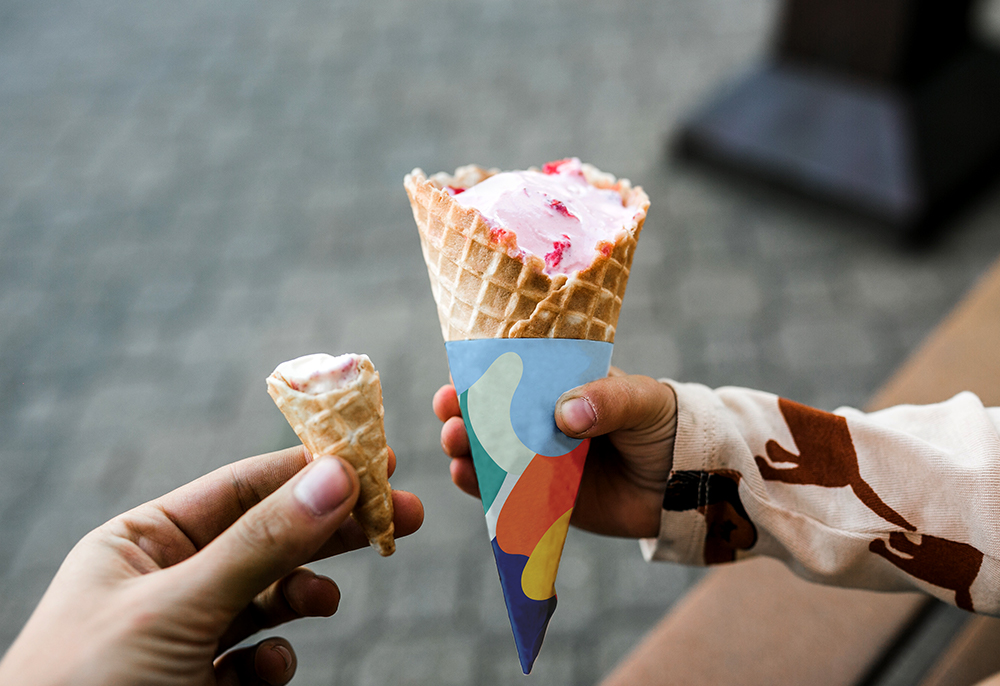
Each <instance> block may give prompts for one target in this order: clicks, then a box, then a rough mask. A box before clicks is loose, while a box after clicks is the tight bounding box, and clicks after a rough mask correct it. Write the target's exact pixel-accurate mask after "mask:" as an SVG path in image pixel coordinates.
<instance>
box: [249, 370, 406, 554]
mask: <svg viewBox="0 0 1000 686" xmlns="http://www.w3.org/2000/svg"><path fill="white" fill-rule="evenodd" d="M356 357H357V376H356V377H355V378H353V379H352V380H351V381H350V382H349V383H347V384H345V385H344V386H343V387H340V388H335V389H332V390H328V391H326V392H323V393H307V392H303V391H302V390H299V389H297V388H295V386H296V385H297V384H295V383H294V382H292V383H289V379H286V378H285V377H284V376H283V375H282V373H281V372H280V370H281V366H279V367H278V369H276V370H275V371H274V373H272V374H271V375H270V376H269V377H268V378H267V392H268V393H269V394H270V395H271V397H272V398H273V399H274V402H275V404H276V405H277V406H278V409H280V410H281V413H282V414H283V415H285V418H286V419H287V420H288V423H289V424H290V425H291V427H292V429H293V430H294V431H295V434H296V435H297V436H298V437H299V439H300V440H301V441H302V444H303V445H304V446H305V447H306V448H307V449H308V450H309V452H310V453H312V455H313V456H314V457H320V456H322V455H336V456H338V457H342V458H343V459H345V460H347V461H348V462H349V463H350V464H351V466H353V467H354V470H355V471H356V472H357V474H358V480H359V482H360V486H361V492H360V494H359V496H358V502H357V505H356V506H355V508H354V511H353V513H352V514H353V516H354V519H355V520H357V522H358V524H360V525H361V528H362V529H363V530H364V532H365V535H366V536H368V540H369V541H370V542H371V544H372V546H373V547H374V548H376V549H377V550H378V551H379V553H380V554H381V555H383V556H385V555H391V554H392V553H393V552H394V551H395V549H396V544H395V541H394V539H393V523H392V489H391V488H390V486H389V477H388V460H389V448H388V446H387V444H386V440H385V426H384V422H383V413H384V411H383V408H382V384H381V382H380V380H379V375H378V372H377V371H375V368H374V366H373V365H372V363H371V360H369V359H368V356H367V355H358V356H356Z"/></svg>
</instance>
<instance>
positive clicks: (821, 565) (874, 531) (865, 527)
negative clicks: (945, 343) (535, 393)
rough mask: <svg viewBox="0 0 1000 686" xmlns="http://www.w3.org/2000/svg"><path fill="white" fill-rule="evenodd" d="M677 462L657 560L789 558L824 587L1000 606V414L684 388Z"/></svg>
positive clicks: (971, 399) (964, 401)
mask: <svg viewBox="0 0 1000 686" xmlns="http://www.w3.org/2000/svg"><path fill="white" fill-rule="evenodd" d="M673 385H674V388H675V390H676V391H677V397H678V431H677V439H676V443H675V447H674V463H673V471H672V472H671V477H670V482H669V485H668V487H667V492H666V496H665V498H664V510H663V512H662V515H661V527H660V535H659V538H658V539H656V540H648V541H644V542H643V550H644V553H645V554H646V556H647V557H649V558H652V559H663V560H673V561H678V562H683V563H687V564H713V563H718V562H725V561H732V560H738V559H741V558H744V557H748V556H752V555H760V554H765V555H770V556H774V557H778V558H780V559H783V560H785V561H786V562H787V563H788V564H789V566H790V567H791V568H792V569H793V570H794V571H796V572H797V573H798V574H800V575H802V576H804V577H806V578H809V579H812V580H817V581H821V582H824V583H831V584H837V585H844V586H854V587H863V588H872V589H881V590H903V589H912V588H913V587H914V586H916V587H918V588H920V589H923V590H925V591H927V592H929V593H932V594H934V595H936V596H937V597H939V598H941V599H943V600H946V601H948V602H952V603H956V604H958V605H960V606H962V607H965V608H966V609H975V610H977V611H980V612H986V613H991V614H998V613H1000V564H998V562H997V552H998V546H1000V522H998V517H997V514H998V513H1000V437H998V430H997V424H998V422H1000V411H998V410H990V409H986V408H983V407H982V405H981V403H979V401H978V399H977V398H976V397H975V396H973V395H971V394H961V395H959V396H956V397H955V398H953V399H952V400H950V401H948V402H946V403H941V404H938V405H932V406H924V407H915V406H900V407H897V408H891V409H889V410H884V411H882V412H876V413H871V414H864V413H861V412H858V411H856V410H849V409H844V410H838V411H837V412H836V413H826V412H821V411H818V410H813V409H811V408H806V407H804V406H802V405H797V404H795V403H791V402H789V401H786V400H783V399H780V398H778V397H776V396H774V395H771V394H767V393H762V392H758V391H751V390H747V389H738V388H722V389H718V390H711V389H708V388H706V387H704V386H699V385H695V384H673Z"/></svg>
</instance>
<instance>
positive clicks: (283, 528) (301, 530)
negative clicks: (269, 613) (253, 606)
mask: <svg viewBox="0 0 1000 686" xmlns="http://www.w3.org/2000/svg"><path fill="white" fill-rule="evenodd" d="M357 499H358V477H357V474H355V472H354V469H353V468H352V467H351V466H350V465H349V464H347V463H346V462H344V461H343V460H341V459H340V458H337V457H319V458H317V459H316V460H314V461H313V462H312V463H311V464H309V465H306V466H305V467H304V468H303V469H302V470H301V471H300V472H299V473H298V474H296V475H295V476H294V477H292V478H291V479H289V481H288V482H287V483H285V484H284V485H283V486H282V487H281V488H279V489H278V490H277V491H275V492H274V493H272V494H271V495H270V496H268V497H267V498H265V499H264V500H262V501H261V502H260V503H258V504H257V505H255V506H254V507H252V508H250V509H249V510H248V511H247V512H246V513H245V514H244V515H243V516H242V517H240V518H239V519H237V520H236V522H235V523H233V525H232V526H230V527H229V528H228V529H226V530H225V531H223V532H222V533H221V534H220V535H219V536H218V537H217V538H216V539H215V540H213V541H212V542H211V543H209V544H208V545H207V546H205V547H204V548H203V549H202V550H201V551H199V552H198V553H197V554H195V555H194V556H192V557H191V558H189V559H187V560H185V561H184V562H182V563H180V564H179V565H176V566H175V567H174V568H173V569H175V570H177V572H178V573H179V574H180V575H181V578H183V579H185V580H186V581H187V584H188V587H189V588H190V585H189V584H191V583H193V584H195V586H196V589H197V592H196V595H198V596H200V597H201V598H202V599H203V602H205V603H208V604H209V605H210V606H211V607H214V608H218V609H220V610H223V611H224V612H231V613H232V614H235V613H236V612H239V611H240V610H241V609H242V608H244V607H245V606H246V605H247V604H248V603H249V602H250V601H251V600H253V598H254V597H255V596H256V595H257V594H258V593H260V592H261V591H263V590H264V589H265V588H267V587H268V586H269V585H271V584H272V583H273V582H275V581H277V580H278V579H280V578H282V577H283V576H284V575H285V574H288V573H289V572H291V571H292V570H293V569H295V568H296V567H298V566H300V565H302V564H304V563H306V562H308V561H309V559H310V558H311V557H312V555H313V554H314V553H315V552H316V551H317V550H318V549H319V547H320V546H321V545H323V543H324V542H326V540H327V539H329V538H330V536H332V535H333V533H334V532H335V531H336V530H337V529H338V527H340V525H341V524H342V523H343V522H344V520H345V519H347V517H348V515H350V512H351V509H352V508H353V507H354V504H355V503H356V502H357ZM182 567H184V568H185V569H183V570H181V569H179V568H182Z"/></svg>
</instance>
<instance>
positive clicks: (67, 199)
mask: <svg viewBox="0 0 1000 686" xmlns="http://www.w3.org/2000/svg"><path fill="white" fill-rule="evenodd" d="M776 7H777V5H776V2H774V1H773V0H711V1H705V0H675V1H672V2H662V1H660V2H655V1H653V0H644V1H639V2H634V3H627V4H625V3H623V4H620V5H619V4H616V3H608V2H605V1H601V2H598V1H579V0H573V1H570V0H533V1H528V0H513V1H511V2H496V1H492V2H486V1H484V2H459V1H457V0H456V1H451V2H449V1H445V0H429V1H425V2H420V3H416V2H407V1H405V0H378V1H371V2H364V3H358V2H336V1H330V0H324V1H322V2H320V1H317V0H285V1H284V2H273V3H264V2H254V1H252V0H232V1H231V2H225V3H203V2H195V1H192V0H177V1H176V2H171V3H162V2H161V3H154V2H150V1H149V0H128V1H125V0H108V1H105V2H101V1H98V0H90V1H87V0H78V1H75V2H74V1H70V0H65V1H62V2H58V1H56V0H33V1H32V2H30V3H23V2H13V1H12V0H0V522H2V526H0V646H2V647H5V646H7V645H9V643H10V641H11V640H13V638H14V636H15V635H16V633H17V631H18V630H19V628H20V627H21V625H22V624H23V623H24V621H25V620H26V618H27V617H28V614H29V613H30V611H31V609H32V607H33V606H34V604H35V603H36V601H37V599H38V598H39V597H40V595H41V593H42V592H43V590H44V588H45V586H46V584H47V583H48V581H49V579H50V578H51V576H52V574H53V573H54V571H55V569H56V568H57V566H58V564H59V563H60V561H61V560H62V558H63V557H64V555H65V554H66V552H67V551H68V550H69V549H70V547H71V546H72V545H73V544H74V542H75V541H77V540H78V539H79V538H80V537H81V536H82V535H83V534H84V533H85V532H87V531H88V530H90V529H91V528H93V527H94V526H96V525H98V524H100V523H101V522H103V521H104V520H106V519H108V518H109V517H111V516H113V515H115V514H117V513H118V512H121V511H123V510H125V509H127V508H129V507H132V506H134V505H136V504H138V503H141V502H143V501H145V500H147V499H150V498H152V497H155V496H157V495H159V494H161V493H163V492H165V491H167V490H169V489H171V488H174V487H176V486H178V485H180V484H182V483H184V482H187V481H189V480H191V479H193V478H195V477H196V476H198V475H200V474H202V473H204V472H206V471H208V470H210V469H212V468H214V467H217V466H219V465H222V464H224V463H226V462H228V461H231V460H234V459H236V458H240V457H243V456H246V455H251V454H256V453H259V452H263V451H268V450H272V449H275V448H279V447H283V446H287V445H290V444H292V443H293V442H294V436H293V435H292V434H291V432H290V430H289V429H288V428H287V426H286V425H285V423H284V420H283V419H282V417H281V415H280V414H279V413H278V411H277V410H276V409H275V407H274V406H273V404H272V403H271V400H270V399H269V398H268V396H267V394H266V392H265V389H264V383H263V379H264V377H265V376H266V375H267V374H268V373H269V372H270V371H271V369H273V367H274V366H275V364H277V363H278V362H280V361H281V360H284V359H287V358H290V357H294V356H297V355H300V354H304V353H309V352H315V351H321V350H322V351H329V352H344V351H364V352H367V353H368V354H369V355H370V356H371V357H372V359H373V360H374V361H375V363H376V365H377V366H378V367H379V368H380V370H381V372H382V378H383V381H384V390H385V397H386V417H387V429H388V433H389V438H390V440H391V443H392V445H393V446H394V447H395V448H396V451H397V453H398V455H399V468H398V471H397V474H396V476H395V477H394V479H393V483H394V485H395V486H397V487H399V488H406V489H409V490H412V491H414V492H416V493H417V494H418V495H420V496H421V498H422V499H423V501H424V504H425V506H426V510H427V518H426V523H425V525H424V528H423V530H422V531H421V532H420V533H419V534H417V535H415V536H413V537H412V539H409V540H404V541H402V542H401V543H400V546H399V552H398V554H397V555H396V556H394V557H393V558H390V559H386V560H383V559H379V558H377V556H375V555H373V554H372V553H371V552H370V551H366V552H365V551H363V552H359V553H356V554H352V555H348V556H344V557H341V558H338V559H335V560H331V561H327V562H324V563H321V564H318V565H316V567H317V568H318V569H319V570H321V571H322V572H324V573H327V574H330V575H331V576H333V577H334V578H336V579H337V580H338V581H339V583H340V585H341V588H342V590H343V594H344V599H343V602H342V605H341V610H340V612H339V613H338V615H337V616H336V617H335V618H334V619H332V620H323V621H320V620H308V621H304V622H301V623H300V624H299V625H296V626H292V627H289V628H287V629H283V630H281V634H283V635H285V636H287V637H288V638H289V639H290V640H292V642H293V643H294V644H295V645H296V647H297V649H298V651H299V658H300V659H299V665H300V666H299V676H298V678H297V680H296V683H300V684H306V685H309V684H324V685H326V684H359V685H361V686H367V685H376V684H386V683H394V684H425V683H426V684H493V683H506V682H509V681H514V680H515V679H516V678H519V669H518V664H517V660H516V656H515V653H514V648H513V644H512V640H511V638H510V634H509V629H508V627H507V619H506V616H505V612H504V608H503V602H502V599H501V596H500V590H499V585H498V583H497V581H496V573H495V570H494V563H493V560H492V556H491V552H490V548H489V544H488V542H487V540H486V537H485V528H484V526H483V524H482V519H481V510H480V509H479V506H478V504H477V503H475V502H474V501H472V500H471V499H469V498H467V497H465V496H463V495H462V494H460V493H459V492H458V491H457V490H456V489H455V488H454V487H453V486H452V485H451V483H450V481H449V478H448V472H447V465H446V459H445V458H444V457H443V456H442V454H441V452H440V448H439V445H438V423H437V421H436V420H435V419H434V417H433V415H432V413H431V411H430V397H431V395H432V393H433V392H434V391H435V390H436V389H437V387H438V386H439V385H440V384H441V383H442V382H443V381H444V380H446V378H447V367H446V363H445V356H444V350H443V346H442V344H441V341H440V338H439V331H438V327H437V324H436V320H435V314H434V306H433V303H432V300H431V296H430V290H429V288H428V284H427V278H426V273H425V270H424V266H423V263H422V260H421V257H420V252H419V247H418V241H417V236H416V231H415V228H414V226H413V222H412V217H411V215H410V210H409V207H408V204H407V201H406V197H405V194H404V192H403V189H402V177H403V175H404V174H405V173H406V172H408V171H409V170H410V169H411V168H412V167H414V166H421V167H423V168H424V169H425V170H427V171H429V172H433V171H438V170H442V169H446V170H450V169H453V168H454V167H456V166H458V165H461V164H465V163H468V162H479V163H481V164H485V165H490V166H499V167H503V168H516V167H524V166H527V165H531V164H539V163H542V162H544V161H546V160H549V159H554V158H560V157H564V156H567V155H578V156H580V157H581V158H583V159H584V160H587V161H590V162H593V163H595V164H596V165H598V166H599V167H601V168H603V169H606V170H609V171H612V172H614V173H616V174H618V175H619V176H626V177H629V178H631V179H632V180H633V181H634V182H636V183H640V184H642V185H643V186H644V187H645V188H646V190H647V191H648V193H649V195H650V197H651V198H652V203H653V204H652V209H651V212H650V219H649V221H648V223H647V228H646V230H645V232H644V235H643V237H642V240H641V243H640V245H641V250H640V252H639V253H638V255H637V258H636V263H635V267H634V270H633V277H632V280H631V283H630V286H629V293H628V296H627V298H626V304H625V308H624V311H623V314H622V318H621V322H620V327H619V335H618V343H617V345H616V350H615V358H614V361H615V363H616V364H617V365H619V366H621V367H623V368H626V369H629V370H633V371H636V372H641V373H646V374H651V375H656V376H671V377H674V378H678V379H682V380H696V381H701V382H704V383H707V384H710V385H723V384H740V385H748V386H753V387H759V388H764V389H767V390H771V391H775V392H778V393H781V394H784V395H786V396H788V397H791V398H794V399H796V400H799V401H802V402H806V403H811V404H814V405H817V406H820V407H824V408H833V407H836V406H837V405H840V404H852V405H858V404H862V403H864V401H865V398H866V397H867V396H868V395H869V394H870V393H871V392H872V391H873V390H874V389H875V388H876V387H877V386H878V385H879V383H880V382H881V381H882V380H884V379H885V378H886V377H887V376H888V374H889V373H890V372H891V371H892V369H893V368H894V367H895V366H896V365H897V364H898V363H899V362H900V361H901V360H902V359H903V358H904V356H905V355H906V354H907V353H908V352H909V351H911V350H912V349H913V348H914V346H916V345H917V344H918V343H919V341H920V340H921V338H922V337H923V336H924V335H925V334H926V333H927V332H928V331H929V330H930V328H931V327H932V326H933V325H934V324H935V323H936V322H937V321H938V320H939V319H940V318H941V316H942V315H943V314H944V313H945V312H946V311H947V310H948V309H949V308H950V307H951V306H952V305H953V304H954V303H955V302H956V301H957V299H958V298H959V297H960V295H961V294H962V293H963V292H964V291H965V290H966V289H967V288H968V287H969V286H970V285H971V284H972V283H973V282H974V281H975V279H976V278H977V277H978V276H979V275H980V274H981V273H982V271H983V270H984V268H985V267H986V266H987V265H988V264H989V262H990V261H992V260H993V259H994V258H995V257H996V256H997V254H998V253H1000V193H997V192H995V191H994V192H993V193H992V194H991V195H989V196H987V197H986V198H985V199H984V200H983V201H982V202H980V203H979V204H977V205H976V206H975V207H974V208H973V209H972V210H971V211H970V212H968V213H967V214H965V215H963V216H962V217H961V218H959V219H958V220H957V221H956V222H955V223H954V224H953V226H952V227H951V230H950V231H949V233H948V234H947V235H946V236H945V237H944V239H943V240H942V242H941V243H940V244H939V245H938V246H937V247H936V248H935V249H934V250H933V251H931V252H928V253H920V254H915V253H906V252H902V251H899V250H898V249H896V248H895V247H893V246H892V245H890V244H888V243H887V242H885V241H884V240H881V238H880V237H879V235H878V234H877V232H875V231H873V230H872V228H871V227H870V226H868V225H866V224H864V223H862V222H859V221H857V220H854V219H849V218H845V217H842V216H840V215H837V214H834V213H831V212H828V211H826V210H824V209H821V208H817V207H815V206H812V205H809V204H806V203H801V202H797V201H792V200H789V199H788V198H785V197H783V196H780V195H775V194H771V193H767V192H764V191H762V190H759V189H755V188H750V187H739V186H734V185H733V184H731V183H729V182H728V181H725V180H722V179H718V178H716V177H714V176H712V175H710V174H707V173H705V172H702V171H699V170H697V169H690V168H686V167H683V166H678V165H677V164H675V163H672V162H670V161H666V160H665V159H664V155H663V144H664V142H665V140H666V139H667V137H668V136H669V134H670V133H671V132H672V131H674V130H675V129H676V127H677V125H678V122H679V121H680V118H681V117H682V116H683V115H684V114H685V113H687V112H689V111H690V110H691V109H692V108H693V107H695V106H696V105H697V104H698V103H699V102H700V100H701V99H702V98H703V97H705V96H706V95H707V94H708V93H710V92H711V91H712V90H713V89H715V88H717V87H718V86H720V85H721V84H722V83H724V82H725V81H726V79H729V78H732V77H733V76H734V75H736V74H738V73H739V72H740V70H741V69H743V68H745V67H746V66H747V65H748V64H750V63H751V62H752V61H753V60H755V59H758V58H760V57H761V56H762V55H763V54H764V51H765V48H766V45H767V37H768V35H769V33H770V30H771V25H772V23H773V15H774V13H775V11H776ZM998 14H1000V12H998V11H997V9H996V3H992V4H990V5H988V7H987V8H986V11H984V15H985V16H987V18H988V19H989V26H991V27H993V28H994V29H995V27H996V26H1000V20H997V15H998ZM990 30H993V29H990ZM993 32H994V33H997V34H1000V31H996V30H994V31H993ZM699 576H700V572H699V571H698V570H694V569H686V568H681V567H672V566H652V565H646V564H645V563H643V562H642V561H641V559H640V556H639V552H638V547H637V545H636V544H635V543H634V542H630V541H619V540H609V539H602V538H598V537H595V536H591V535H588V534H585V533H581V532H579V531H573V532H571V534H570V536H569V540H568V542H567V546H566V551H565V554H564V557H563V563H562V570H561V572H560V578H559V582H558V588H559V592H560V607H559V609H558V611H557V613H556V615H555V617H554V619H553V621H552V625H551V628H550V631H549V635H548V638H547V639H546V643H545V647H544V649H543V651H542V654H541V657H540V658H539V660H538V662H537V665H536V673H535V676H534V677H533V678H534V680H535V681H536V682H538V683H546V684H571V683H572V684H577V683H594V682H596V681H597V680H599V678H600V677H601V675H603V674H605V673H607V672H608V670H610V669H611V668H612V667H613V665H614V664H615V663H616V662H617V661H618V660H619V659H620V658H621V657H622V656H623V655H624V654H625V653H626V652H627V651H628V650H629V648H630V647H631V646H632V645H634V644H635V642H636V641H637V640H638V639H639V637H640V636H641V635H642V634H643V632H644V631H645V630H646V629H647V628H648V627H650V626H651V625H652V624H653V623H654V622H655V621H656V620H657V619H658V618H659V617H660V616H661V615H662V613H663V612H664V611H665V610H666V609H667V608H669V607H670V605H671V604H672V603H673V602H674V601H675V600H676V599H677V598H678V597H680V596H681V595H682V594H683V592H684V590H685V589H686V588H687V587H688V586H689V585H690V584H692V583H693V582H694V581H695V580H696V579H697V578H698V577H699ZM941 617H943V619H941V621H939V622H938V624H936V625H935V626H936V627H937V628H936V629H935V630H934V631H936V632H937V633H936V634H935V633H933V632H931V634H928V635H927V636H925V638H924V644H923V645H924V647H923V648H921V649H920V650H918V651H911V652H910V653H909V654H905V655H904V658H905V659H904V660H903V661H902V662H900V663H899V664H898V665H896V666H895V667H894V670H895V671H892V670H890V672H891V673H888V674H887V675H886V676H885V679H884V680H883V681H884V683H889V682H893V683H896V682H898V683H907V682H908V681H907V679H908V678H910V677H912V676H913V675H914V674H918V673H919V672H920V670H921V669H923V668H925V667H926V663H927V657H926V656H927V655H933V652H934V650H936V649H937V648H939V647H940V645H941V643H942V642H943V641H944V640H945V639H946V638H947V636H948V635H949V633H950V632H951V631H952V630H953V628H954V625H955V624H956V623H957V620H955V619H954V618H953V617H952V615H950V614H948V613H947V612H945V613H944V614H942V615H941ZM927 645H931V648H927V647H926V646H927ZM893 679H895V680H896V681H893Z"/></svg>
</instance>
